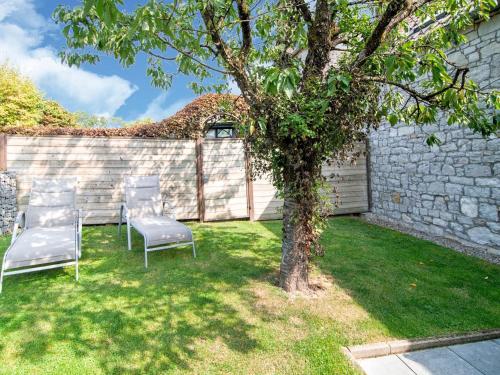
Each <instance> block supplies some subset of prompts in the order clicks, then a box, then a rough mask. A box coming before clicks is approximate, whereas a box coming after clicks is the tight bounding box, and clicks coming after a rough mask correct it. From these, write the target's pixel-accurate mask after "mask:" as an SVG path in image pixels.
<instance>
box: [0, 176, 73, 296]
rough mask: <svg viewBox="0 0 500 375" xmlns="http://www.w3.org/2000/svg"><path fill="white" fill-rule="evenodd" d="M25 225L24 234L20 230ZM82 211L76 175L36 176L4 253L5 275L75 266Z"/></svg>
mask: <svg viewBox="0 0 500 375" xmlns="http://www.w3.org/2000/svg"><path fill="white" fill-rule="evenodd" d="M20 229H22V232H21V234H19V235H18V231H19V230H20ZM81 243H82V215H81V212H80V211H79V210H77V209H76V178H61V179H34V180H33V183H32V187H31V194H30V198H29V203H28V208H27V209H26V213H24V212H19V213H18V215H17V218H16V222H15V224H14V230H13V233H12V240H11V243H10V246H9V248H8V249H7V251H6V252H5V254H4V257H3V262H2V269H1V273H0V292H1V291H2V283H3V278H4V276H8V275H16V274H20V273H26V272H35V271H42V270H47V269H51V268H58V267H65V266H73V265H74V266H75V268H76V270H75V271H76V280H77V281H78V258H79V257H80V256H81Z"/></svg>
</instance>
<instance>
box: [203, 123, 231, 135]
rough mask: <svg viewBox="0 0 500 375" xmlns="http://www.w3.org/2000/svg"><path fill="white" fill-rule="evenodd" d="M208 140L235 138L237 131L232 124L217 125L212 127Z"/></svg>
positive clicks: (208, 132)
mask: <svg viewBox="0 0 500 375" xmlns="http://www.w3.org/2000/svg"><path fill="white" fill-rule="evenodd" d="M205 137H206V138H235V137H236V131H235V129H234V126H233V124H232V123H228V122H226V123H216V124H213V125H212V126H210V128H209V129H208V131H207V133H206V135H205Z"/></svg>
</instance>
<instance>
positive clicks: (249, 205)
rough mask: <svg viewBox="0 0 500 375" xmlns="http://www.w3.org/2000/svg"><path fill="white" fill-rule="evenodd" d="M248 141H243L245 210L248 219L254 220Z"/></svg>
mask: <svg viewBox="0 0 500 375" xmlns="http://www.w3.org/2000/svg"><path fill="white" fill-rule="evenodd" d="M249 147H250V146H249V145H248V143H247V142H246V141H245V174H246V180H247V211H248V217H249V219H250V221H254V220H255V217H254V216H255V215H254V203H253V174H252V157H251V155H250V149H249Z"/></svg>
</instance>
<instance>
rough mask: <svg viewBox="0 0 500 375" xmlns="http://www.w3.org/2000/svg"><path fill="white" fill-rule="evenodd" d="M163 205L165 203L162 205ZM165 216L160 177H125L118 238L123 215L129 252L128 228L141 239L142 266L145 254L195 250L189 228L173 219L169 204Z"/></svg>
mask: <svg viewBox="0 0 500 375" xmlns="http://www.w3.org/2000/svg"><path fill="white" fill-rule="evenodd" d="M165 203H166V202H165ZM167 206H168V209H169V213H168V215H164V214H163V212H164V204H163V202H162V198H161V191H160V178H159V176H127V177H125V203H123V204H122V205H121V207H120V219H119V222H118V235H121V225H122V222H123V214H125V220H126V223H127V240H128V249H129V250H132V237H131V228H132V227H133V228H135V229H136V230H137V231H138V232H139V233H140V234H141V235H142V236H143V237H144V266H145V267H146V268H147V267H148V252H151V251H157V250H164V249H170V248H173V247H178V246H185V245H191V246H192V248H193V257H196V249H195V245H194V240H193V233H192V232H191V229H189V228H188V227H187V226H185V225H184V224H182V223H179V222H178V221H176V220H175V213H174V212H173V211H174V209H173V207H172V206H171V205H168V204H167Z"/></svg>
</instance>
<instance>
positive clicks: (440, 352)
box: [398, 348, 483, 375]
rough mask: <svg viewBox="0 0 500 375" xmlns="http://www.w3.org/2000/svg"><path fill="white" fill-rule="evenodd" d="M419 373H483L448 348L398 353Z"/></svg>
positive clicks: (469, 374)
mask: <svg viewBox="0 0 500 375" xmlns="http://www.w3.org/2000/svg"><path fill="white" fill-rule="evenodd" d="M398 357H399V358H400V359H401V360H402V361H403V362H405V364H406V365H407V366H408V367H410V368H411V369H412V371H413V372H414V373H415V374H417V375H483V374H481V373H480V372H479V371H477V370H476V369H475V368H474V367H472V366H471V365H470V364H469V363H468V362H467V361H465V360H463V359H462V358H460V357H459V356H458V355H456V354H455V353H453V352H452V351H451V350H450V349H448V348H436V349H428V350H421V351H418V352H412V353H405V354H398Z"/></svg>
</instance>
